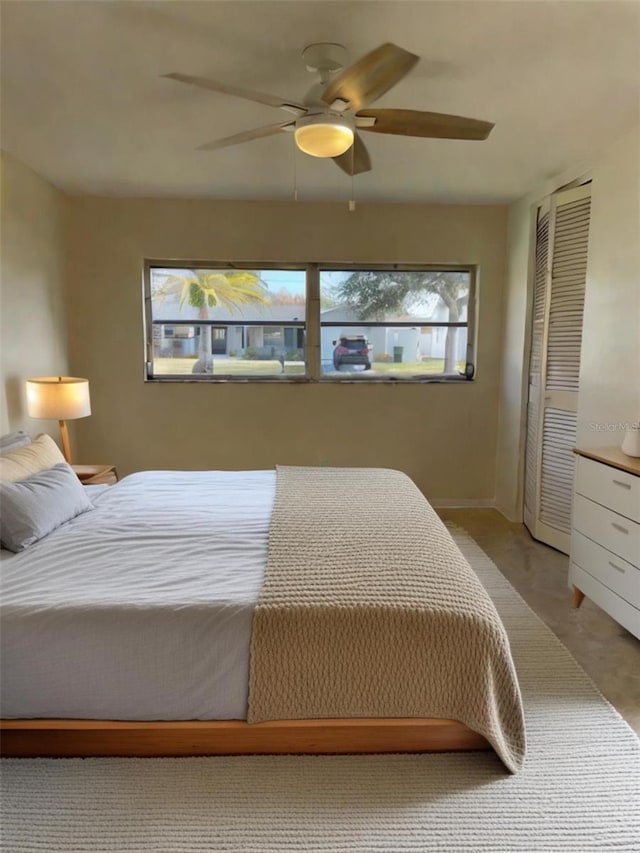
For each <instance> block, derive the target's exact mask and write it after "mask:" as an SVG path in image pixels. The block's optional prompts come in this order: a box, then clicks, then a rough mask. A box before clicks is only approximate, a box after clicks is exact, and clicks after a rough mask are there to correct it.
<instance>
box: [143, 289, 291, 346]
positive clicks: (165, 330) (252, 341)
mask: <svg viewBox="0 0 640 853" xmlns="http://www.w3.org/2000/svg"><path fill="white" fill-rule="evenodd" d="M153 319H154V321H156V322H154V329H153V341H154V347H155V350H156V352H155V354H156V356H161V357H162V356H164V357H173V358H179V357H193V358H195V356H196V355H197V352H198V336H199V332H200V330H199V324H200V322H201V321H200V320H199V319H198V309H197V308H195V307H193V306H191V305H188V304H185V305H183V306H182V308H181V307H180V305H179V299H178V297H177V296H167V297H165V298H164V299H162V300H154V303H153ZM209 320H210V321H213V326H212V335H211V337H212V352H213V355H245V354H247V351H249V352H252V351H254V352H253V354H255V355H257V356H263V357H265V358H273V357H274V356H278V355H280V354H281V353H295V352H297V351H300V350H303V349H304V323H305V317H304V305H260V304H256V305H251V306H243V307H242V309H240V308H239V309H238V312H237V313H231V312H230V311H227V310H226V309H225V308H222V307H220V306H216V307H214V308H210V309H209ZM157 321H162V323H163V324H162V325H157V324H156V323H157ZM261 321H262V322H261ZM191 324H193V325H191Z"/></svg>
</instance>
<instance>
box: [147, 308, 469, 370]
mask: <svg viewBox="0 0 640 853" xmlns="http://www.w3.org/2000/svg"><path fill="white" fill-rule="evenodd" d="M432 313H433V322H434V323H438V322H441V323H442V322H447V320H448V313H447V309H446V307H445V306H444V305H442V306H438V307H437V308H436V309H435V310H434V311H433V312H432ZM320 318H321V323H322V324H324V323H332V324H334V323H336V324H338V325H330V326H327V325H322V326H321V352H322V358H323V360H325V361H326V360H329V359H331V356H332V353H333V348H334V346H335V344H334V341H337V339H338V338H339V336H340V334H341V332H343V331H344V332H346V333H347V334H350V335H364V336H365V337H366V338H367V339H368V341H369V344H370V347H371V350H372V351H373V357H374V358H375V357H376V356H378V357H380V356H382V355H385V354H386V355H388V356H389V357H390V358H391V357H393V355H394V350H396V352H398V348H401V349H402V354H401V356H400V358H401V359H402V361H404V362H415V361H419V360H420V359H421V358H444V354H445V340H446V336H447V327H446V326H414V327H410V328H409V327H394V326H393V325H390V326H369V325H367V324H366V323H362V322H359V321H358V319H357V316H356V314H355V313H354V311H353V310H352V309H351V308H349V307H348V306H347V305H339V306H337V307H334V308H325V309H323V310H322V311H321V313H320ZM153 319H154V321H162V325H154V338H153V339H154V346H155V355H156V357H158V356H160V357H167V358H180V357H186V358H189V357H191V358H195V357H196V355H197V352H198V335H199V326H198V324H199V322H200V321H199V319H198V309H197V308H194V307H192V306H190V305H188V304H185V305H183V306H182V308H180V306H179V299H178V297H177V296H167V297H165V298H164V299H163V300H154V303H153ZM209 319H210V320H211V321H213V323H214V325H213V327H212V336H211V337H212V354H213V355H218V356H221V355H231V356H241V355H245V354H247V351H249V352H251V353H252V354H253V355H256V356H258V357H264V358H274V357H278V356H279V355H282V354H287V353H292V354H293V353H296V352H298V351H302V350H303V349H304V324H305V307H304V305H251V306H244V307H243V309H242V311H241V310H240V309H239V311H238V313H235V314H232V313H231V312H229V311H227V310H226V309H224V308H221V307H220V306H216V307H214V308H210V309H209ZM245 319H246V322H245ZM399 319H400V320H401V321H402V322H410V321H411V319H412V318H411V316H410V315H405V316H403V317H401V318H399ZM261 321H262V322H261ZM457 355H458V359H459V360H460V361H464V359H465V356H466V336H465V335H462V334H459V335H458V341H457Z"/></svg>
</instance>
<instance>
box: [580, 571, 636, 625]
mask: <svg viewBox="0 0 640 853" xmlns="http://www.w3.org/2000/svg"><path fill="white" fill-rule="evenodd" d="M569 583H570V585H572V586H575V587H577V588H578V589H580V590H582V592H584V594H585V595H586V596H587V597H588V598H590V599H591V600H592V601H595V603H596V604H597V605H598V607H601V608H602V609H603V610H605V611H606V612H607V613H608V614H609V616H613V618H614V619H615V620H616V622H619V623H620V624H621V625H624V627H625V628H626V629H627V631H631V633H632V634H633V636H634V637H638V639H640V610H639V609H638V608H637V607H634V606H633V605H632V604H629V602H628V601H625V600H624V599H622V598H620V596H619V595H616V594H615V592H611V590H610V589H608V588H607V587H606V586H605V585H604V584H602V583H600V581H597V580H596V579H595V578H594V577H592V576H591V575H590V574H589V572H585V570H584V569H581V568H580V566H577V565H576V564H575V563H573V562H572V563H571V564H570V566H569Z"/></svg>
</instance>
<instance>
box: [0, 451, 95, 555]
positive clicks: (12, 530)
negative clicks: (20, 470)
mask: <svg viewBox="0 0 640 853" xmlns="http://www.w3.org/2000/svg"><path fill="white" fill-rule="evenodd" d="M0 501H1V504H2V515H1V517H0V541H1V542H2V545H3V547H4V548H8V549H9V551H23V550H24V549H25V548H27V547H28V546H29V545H33V543H34V542H38V540H40V539H42V538H43V537H44V536H46V535H47V533H51V531H52V530H55V529H56V527H60V525H61V524H64V523H65V522H67V521H71V519H72V518H75V517H76V515H80V513H82V512H86V511H87V510H88V509H93V504H92V503H91V501H90V500H89V498H88V497H87V495H86V493H85V490H84V489H83V488H82V485H81V484H80V480H78V478H77V477H76V475H75V473H74V472H73V470H72V469H71V467H70V466H69V465H67V463H66V462H62V463H61V464H59V465H54V466H53V468H49V469H47V470H46V471H40V472H39V473H38V474H33V475H32V476H31V477H27V479H26V480H21V481H20V482H13V483H10V482H7V481H4V482H0Z"/></svg>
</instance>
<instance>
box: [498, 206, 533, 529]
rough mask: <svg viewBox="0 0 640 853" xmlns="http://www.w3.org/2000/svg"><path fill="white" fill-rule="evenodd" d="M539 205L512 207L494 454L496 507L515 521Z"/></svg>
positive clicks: (518, 509) (521, 468) (519, 517)
mask: <svg viewBox="0 0 640 853" xmlns="http://www.w3.org/2000/svg"><path fill="white" fill-rule="evenodd" d="M534 216H535V205H533V204H532V203H531V200H530V199H529V198H524V199H521V200H520V201H519V202H517V203H516V204H513V205H512V206H511V208H510V209H509V224H508V240H507V245H508V254H507V273H506V278H505V292H504V310H503V317H504V328H503V334H502V340H501V346H502V372H501V379H500V413H499V421H498V442H497V452H496V506H497V507H498V509H499V510H500V511H501V512H502V513H503V514H504V515H506V516H507V518H510V519H511V520H512V521H521V520H522V505H523V489H522V483H523V477H524V454H523V453H521V452H520V450H521V445H520V442H521V438H522V435H523V432H524V428H525V422H526V401H527V391H528V384H527V374H526V365H527V363H528V347H529V340H530V335H529V322H530V320H529V317H530V300H529V298H528V293H529V290H528V281H529V274H530V267H531V264H532V248H533V245H534V241H535V232H534V230H533V228H534V223H535V218H534Z"/></svg>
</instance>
